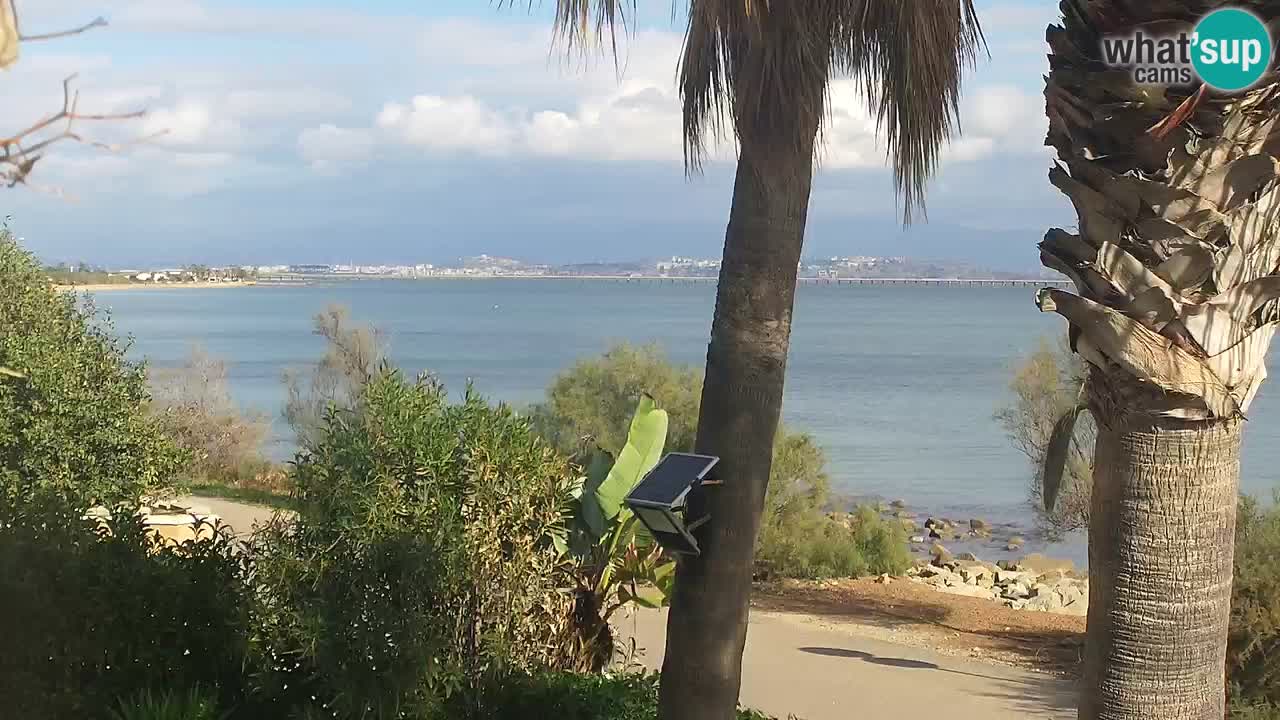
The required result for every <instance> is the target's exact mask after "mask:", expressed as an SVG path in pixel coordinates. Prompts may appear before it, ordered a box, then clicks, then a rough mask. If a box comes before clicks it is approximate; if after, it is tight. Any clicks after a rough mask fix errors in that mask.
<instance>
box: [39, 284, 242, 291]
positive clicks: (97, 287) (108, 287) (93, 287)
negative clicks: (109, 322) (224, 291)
mask: <svg viewBox="0 0 1280 720" xmlns="http://www.w3.org/2000/svg"><path fill="white" fill-rule="evenodd" d="M256 284H257V283H255V282H253V281H245V282H233V283H226V282H182V283H140V282H139V283H87V284H85V285H55V286H54V288H55V289H56V290H58V291H59V292H94V293H96V292H110V291H113V290H202V289H211V288H238V287H248V286H250V285H256Z"/></svg>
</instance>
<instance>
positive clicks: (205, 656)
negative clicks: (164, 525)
mask: <svg viewBox="0 0 1280 720" xmlns="http://www.w3.org/2000/svg"><path fill="white" fill-rule="evenodd" d="M9 500H10V502H6V503H5V504H4V506H3V509H2V510H0V608H4V611H3V612H0V637H3V638H4V652H2V653H0V707H2V708H4V710H3V714H4V715H5V716H6V717H15V718H51V719H60V718H85V719H88V720H94V719H97V718H106V717H107V714H108V713H109V712H110V711H111V710H112V709H113V708H118V707H119V706H118V701H119V700H121V699H124V698H136V697H138V696H139V694H141V693H147V692H151V691H161V690H165V689H170V688H191V687H195V686H197V685H200V686H202V687H204V688H206V689H207V692H208V695H209V697H210V699H211V702H214V701H216V702H217V703H219V704H220V706H222V707H227V708H231V707H239V706H242V705H244V704H245V702H246V700H247V698H248V696H249V693H250V687H249V685H250V683H249V678H248V677H247V676H246V674H245V663H246V662H247V660H248V658H249V655H250V653H249V642H250V640H249V638H250V621H251V615H252V605H253V602H252V592H251V590H250V586H249V575H248V569H247V566H246V561H245V558H243V557H242V556H240V555H239V554H237V553H236V552H235V551H234V549H233V544H232V542H231V540H230V539H229V538H228V537H227V536H226V535H225V534H223V533H221V532H215V533H212V537H206V538H204V539H199V540H193V541H190V542H186V543H183V544H181V545H175V544H174V543H172V542H167V543H161V542H158V541H157V540H156V538H155V536H154V535H153V534H151V533H150V532H148V531H147V530H146V528H145V527H144V526H143V524H142V521H141V519H140V518H139V516H138V515H137V513H136V512H134V511H133V510H131V509H129V508H121V509H120V510H118V511H117V512H115V513H114V514H113V515H112V516H111V517H109V518H107V519H104V520H102V521H98V520H92V519H86V518H85V517H84V515H83V514H82V513H81V512H80V511H79V510H78V509H77V508H75V507H74V506H72V505H70V504H67V503H65V502H60V501H44V500H40V501H36V502H30V501H22V502H12V500H13V498H9Z"/></svg>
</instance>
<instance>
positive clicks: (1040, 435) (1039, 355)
mask: <svg viewBox="0 0 1280 720" xmlns="http://www.w3.org/2000/svg"><path fill="white" fill-rule="evenodd" d="M1085 373H1086V368H1085V363H1084V361H1082V360H1080V359H1079V358H1078V357H1076V356H1074V355H1072V353H1071V350H1070V348H1068V347H1067V345H1066V344H1065V342H1064V343H1061V344H1059V345H1058V346H1056V347H1055V346H1053V345H1051V344H1050V343H1049V342H1047V341H1042V342H1041V343H1040V347H1039V348H1038V349H1037V350H1036V351H1035V352H1034V353H1032V354H1031V356H1030V357H1028V358H1027V360H1026V361H1025V362H1024V363H1023V364H1022V365H1020V366H1019V367H1018V368H1017V369H1016V370H1015V371H1014V375H1013V378H1012V379H1011V380H1010V381H1009V389H1010V391H1011V392H1012V393H1013V401H1012V402H1011V403H1010V404H1009V405H1007V406H1005V407H1003V408H1001V409H1000V410H999V411H997V412H996V420H997V421H998V422H999V423H1000V425H1001V426H1002V427H1003V428H1004V430H1005V433H1006V434H1007V435H1008V436H1009V439H1010V440H1011V441H1012V442H1013V444H1014V446H1015V447H1017V448H1018V449H1019V450H1021V451H1022V453H1023V454H1024V455H1026V456H1027V459H1028V460H1029V461H1030V468H1031V476H1030V485H1029V498H1030V501H1031V502H1030V504H1031V508H1032V510H1033V511H1034V512H1035V514H1036V518H1037V521H1038V524H1039V525H1040V527H1041V529H1042V530H1044V531H1045V532H1046V533H1047V534H1048V535H1050V536H1058V535H1061V534H1063V533H1067V532H1071V531H1073V530H1080V529H1083V528H1086V527H1088V526H1089V497H1090V494H1091V493H1092V491H1093V444H1094V437H1095V435H1096V430H1095V428H1094V426H1093V419H1092V417H1091V416H1090V415H1088V414H1087V413H1086V414H1084V415H1083V416H1082V417H1081V418H1080V421H1079V422H1078V423H1077V425H1076V433H1075V437H1074V438H1073V440H1072V444H1071V451H1070V453H1069V454H1068V456H1067V464H1066V468H1065V472H1064V473H1063V480H1062V487H1061V489H1060V490H1059V493H1058V496H1057V501H1056V503H1055V504H1054V507H1053V509H1046V508H1045V506H1044V462H1045V456H1046V455H1047V454H1048V450H1049V439H1050V437H1051V436H1052V435H1053V427H1054V425H1055V424H1056V423H1057V422H1058V418H1060V417H1062V415H1063V414H1064V413H1065V412H1067V411H1068V410H1069V409H1071V408H1073V407H1075V406H1076V405H1077V404H1078V403H1079V402H1080V392H1081V388H1082V387H1083V386H1084V380H1085Z"/></svg>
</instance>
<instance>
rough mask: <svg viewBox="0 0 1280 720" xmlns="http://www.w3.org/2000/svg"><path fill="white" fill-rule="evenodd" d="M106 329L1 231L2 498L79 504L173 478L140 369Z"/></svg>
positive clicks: (170, 452)
mask: <svg viewBox="0 0 1280 720" xmlns="http://www.w3.org/2000/svg"><path fill="white" fill-rule="evenodd" d="M111 330H112V326H111V321H110V318H109V317H107V316H105V315H102V314H99V313H97V312H96V310H95V309H94V306H93V304H92V303H91V302H90V301H88V300H87V299H85V300H84V301H83V302H82V301H81V300H80V299H78V298H77V297H76V296H75V295H72V294H65V293H59V292H57V291H56V290H54V289H53V287H52V286H50V285H49V282H48V280H47V279H46V278H45V274H44V272H43V271H42V270H41V268H40V264H39V263H37V262H36V260H35V258H34V257H33V256H32V255H31V254H30V253H28V252H26V251H24V250H23V249H21V248H20V247H18V245H17V244H16V243H15V242H14V240H13V236H12V235H11V234H10V233H9V231H8V230H7V229H4V228H0V367H4V368H7V369H8V370H7V371H6V372H5V373H4V377H0V486H2V487H0V489H3V490H4V492H3V493H0V501H4V502H22V501H27V500H30V499H32V498H33V497H35V496H49V495H54V496H58V497H62V498H65V499H67V500H69V501H71V502H72V503H73V504H74V505H75V506H77V507H80V508H84V507H89V506H91V505H94V504H98V503H115V502H121V501H132V500H136V499H137V498H138V497H139V496H141V495H142V494H144V493H147V492H152V491H157V490H160V489H163V488H165V487H167V486H169V485H170V484H171V483H172V481H173V479H174V476H175V474H176V473H177V472H178V470H179V468H180V467H181V460H182V453H181V452H180V451H179V450H178V449H177V448H176V447H175V446H174V445H173V443H172V442H171V441H170V440H169V438H168V437H167V436H166V434H165V432H164V430H163V428H162V427H161V426H160V423H159V422H158V421H157V420H156V419H155V418H153V417H151V416H150V415H149V414H148V413H147V406H148V404H149V402H150V397H149V394H148V391H147V383H146V369H145V367H144V366H143V365H142V364H140V363H133V362H129V361H128V360H126V359H125V352H126V350H127V349H128V343H127V342H126V341H121V340H119V339H117V338H116V337H115V336H114V335H113V334H112V332H111Z"/></svg>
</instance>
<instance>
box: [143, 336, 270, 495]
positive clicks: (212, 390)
mask: <svg viewBox="0 0 1280 720" xmlns="http://www.w3.org/2000/svg"><path fill="white" fill-rule="evenodd" d="M151 384H152V387H153V400H152V408H153V411H154V412H155V414H156V415H157V417H159V419H160V423H161V425H162V427H163V428H164V430H165V432H166V433H167V434H168V435H169V437H170V438H172V439H173V442H174V444H176V445H177V446H178V447H180V448H182V449H183V450H184V451H186V453H187V457H188V464H187V466H186V469H185V472H184V474H183V475H184V479H185V480H186V481H187V482H188V483H193V484H217V485H228V486H233V487H245V488H248V487H256V486H257V485H258V484H259V483H258V478H261V477H270V476H272V475H273V474H271V473H270V471H271V467H270V464H269V463H268V462H267V461H266V459H265V458H264V457H263V454H262V443H263V441H264V440H266V437H267V433H268V429H269V428H268V426H267V421H266V418H263V417H261V416H257V415H252V414H246V413H243V412H241V411H240V409H239V408H237V407H236V404H235V401H233V400H232V399H231V391H230V389H229V388H228V386H227V366H226V363H224V362H222V361H220V360H217V359H216V358H213V357H211V356H209V355H208V354H207V353H206V352H204V351H203V350H202V349H200V348H194V349H193V350H192V351H191V354H190V356H189V357H188V358H187V359H186V360H185V361H184V362H183V364H182V365H181V366H180V367H177V368H169V369H164V370H157V371H155V372H153V373H152V376H151Z"/></svg>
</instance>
